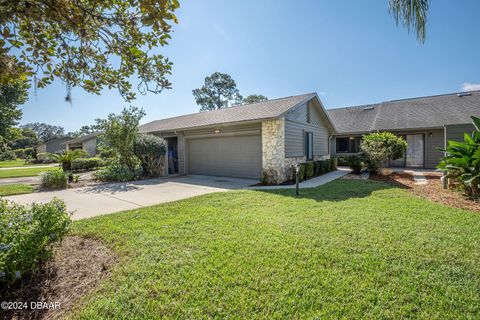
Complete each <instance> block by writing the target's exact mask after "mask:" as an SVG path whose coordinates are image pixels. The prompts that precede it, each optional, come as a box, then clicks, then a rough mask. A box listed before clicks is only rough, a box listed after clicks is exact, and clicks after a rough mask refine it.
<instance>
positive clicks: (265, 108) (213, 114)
mask: <svg viewBox="0 0 480 320" xmlns="http://www.w3.org/2000/svg"><path fill="white" fill-rule="evenodd" d="M315 96H316V93H308V94H302V95H298V96H292V97H286V98H280V99H273V100H268V101H263V102H257V103H252V104H248V105H243V106H235V107H230V108H225V109H219V110H213V111H206V112H199V113H193V114H188V115H184V116H179V117H173V118H168V119H162V120H156V121H152V122H149V123H146V124H144V125H142V126H140V132H155V131H173V130H181V129H190V128H196V127H204V126H213V125H219V124H228V123H233V122H240V121H252V120H261V119H270V118H276V117H279V116H281V115H282V114H284V113H285V112H287V111H289V110H290V109H292V108H293V107H295V106H297V105H299V104H301V103H303V102H305V101H308V100H309V99H311V98H313V97H315Z"/></svg>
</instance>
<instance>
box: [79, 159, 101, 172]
mask: <svg viewBox="0 0 480 320" xmlns="http://www.w3.org/2000/svg"><path fill="white" fill-rule="evenodd" d="M106 165H107V163H106V161H105V160H103V159H102V158H96V157H94V158H80V159H75V160H73V161H72V171H74V172H78V171H87V170H94V169H98V168H101V167H105V166H106Z"/></svg>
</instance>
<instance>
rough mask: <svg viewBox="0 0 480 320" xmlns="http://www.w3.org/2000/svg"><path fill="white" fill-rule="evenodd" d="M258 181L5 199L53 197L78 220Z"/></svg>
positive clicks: (198, 179) (168, 181)
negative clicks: (64, 205)
mask: <svg viewBox="0 0 480 320" xmlns="http://www.w3.org/2000/svg"><path fill="white" fill-rule="evenodd" d="M254 183H256V180H250V179H238V178H224V177H210V176H196V175H188V176H181V177H175V178H157V179H149V180H142V181H135V182H128V183H108V184H101V185H96V186H89V187H83V188H77V189H67V190H61V191H50V192H37V193H31V194H24V195H16V196H10V197H5V198H6V199H8V200H13V201H16V202H19V203H22V204H30V203H32V202H37V203H45V202H48V201H50V200H51V199H53V198H54V197H56V198H59V199H62V200H63V201H65V203H66V205H67V208H68V210H73V211H74V212H73V216H72V219H74V220H78V219H83V218H89V217H93V216H98V215H102V214H107V213H113V212H117V211H123V210H130V209H137V208H141V207H144V206H149V205H154V204H159V203H164V202H170V201H176V200H181V199H186V198H190V197H193V196H198V195H202V194H207V193H212V192H224V191H228V190H233V189H241V188H245V187H247V186H249V185H252V184H254Z"/></svg>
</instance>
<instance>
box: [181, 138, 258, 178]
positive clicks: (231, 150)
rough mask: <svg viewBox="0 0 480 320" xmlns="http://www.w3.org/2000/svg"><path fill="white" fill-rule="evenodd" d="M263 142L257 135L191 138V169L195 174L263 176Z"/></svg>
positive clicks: (189, 165) (189, 166) (189, 162)
mask: <svg viewBox="0 0 480 320" xmlns="http://www.w3.org/2000/svg"><path fill="white" fill-rule="evenodd" d="M261 168H262V142H261V137H260V136H259V135H257V136H232V137H215V138H202V139H190V140H189V141H188V171H189V173H191V174H204V175H217V176H228V177H245V178H259V177H260V174H261Z"/></svg>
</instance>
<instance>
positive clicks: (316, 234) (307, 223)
mask: <svg viewBox="0 0 480 320" xmlns="http://www.w3.org/2000/svg"><path fill="white" fill-rule="evenodd" d="M301 192H302V195H301V197H299V198H297V197H295V196H294V190H279V191H270V192H261V191H250V190H249V191H247V190H243V191H234V192H228V193H217V194H209V195H204V196H200V197H195V198H191V199H187V200H182V201H178V202H173V203H169V204H162V205H157V206H153V207H148V208H143V209H139V210H132V211H127V212H122V213H118V214H113V215H106V216H101V217H96V218H93V219H87V220H80V221H78V222H76V223H75V224H74V226H73V233H74V234H79V235H84V236H89V237H95V238H101V239H103V240H104V241H105V242H106V243H107V244H108V245H109V246H111V247H112V248H113V249H114V250H115V251H116V252H118V253H119V254H120V256H121V257H122V259H121V262H120V264H119V265H118V266H117V267H116V268H115V269H114V270H113V273H112V276H111V277H110V278H109V279H108V280H106V281H105V282H103V284H102V285H101V287H100V288H99V289H98V290H97V291H96V292H95V293H94V294H91V295H89V296H88V297H87V298H85V300H84V301H83V302H82V303H81V304H80V305H79V306H78V308H77V309H76V312H75V313H74V314H73V315H72V317H73V318H79V319H93V318H95V319H112V318H122V319H158V318H189V319H201V318H247V319H252V318H264V319H266V318H277V319H283V318H290V319H291V318H294V319H304V318H318V319H338V318H346V319H356V318H372V319H373V318H374V319H398V318H423V319H432V318H437V319H448V318H458V319H467V318H470V319H473V318H479V317H480V298H479V297H480V250H479V248H480V232H479V230H480V215H479V214H478V213H475V212H471V211H465V210H461V209H453V208H449V207H446V206H443V205H440V204H436V203H432V202H428V201H426V200H423V199H420V198H416V197H414V196H413V195H411V194H409V193H408V192H407V191H406V190H402V189H399V188H394V187H392V186H389V185H386V184H383V183H381V182H374V181H356V180H337V181H334V182H332V183H329V184H327V185H324V186H321V187H318V188H315V189H308V190H302V191H301Z"/></svg>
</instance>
